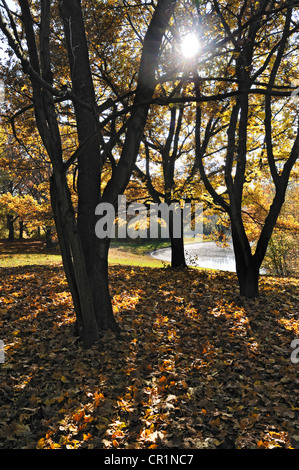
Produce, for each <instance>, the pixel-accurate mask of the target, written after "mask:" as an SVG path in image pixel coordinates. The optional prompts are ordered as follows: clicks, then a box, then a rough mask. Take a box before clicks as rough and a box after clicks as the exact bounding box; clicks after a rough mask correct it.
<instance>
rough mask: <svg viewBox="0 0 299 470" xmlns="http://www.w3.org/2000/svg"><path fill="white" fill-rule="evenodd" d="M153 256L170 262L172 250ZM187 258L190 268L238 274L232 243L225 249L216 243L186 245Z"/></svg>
mask: <svg viewBox="0 0 299 470" xmlns="http://www.w3.org/2000/svg"><path fill="white" fill-rule="evenodd" d="M151 256H152V257H153V258H156V259H160V260H162V261H169V262H170V260H171V249H170V248H162V249H160V250H156V251H153V252H152V253H151ZM185 256H186V262H187V264H188V265H189V266H198V267H200V268H208V269H220V270H222V271H232V272H236V264H235V255H234V251H233V246H232V244H231V243H230V244H228V246H225V247H223V246H222V245H221V244H217V243H216V242H200V243H194V244H188V245H185Z"/></svg>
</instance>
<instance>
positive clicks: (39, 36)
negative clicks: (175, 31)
mask: <svg viewBox="0 0 299 470" xmlns="http://www.w3.org/2000/svg"><path fill="white" fill-rule="evenodd" d="M174 4H175V1H174V0H159V1H158V3H157V6H156V7H155V8H153V11H152V17H151V20H150V23H149V26H148V28H147V31H146V34H145V36H144V38H143V48H142V55H141V60H140V65H139V70H138V79H137V87H136V92H135V95H134V102H133V106H132V108H131V110H130V117H129V119H128V121H127V123H126V136H125V142H124V145H123V149H122V152H121V155H120V158H119V161H118V163H117V165H116V166H115V168H114V171H113V172H112V175H111V178H110V180H109V181H108V183H107V185H106V186H105V188H104V190H102V192H101V174H102V170H103V166H104V163H105V160H106V158H107V155H106V154H105V152H102V151H101V150H102V146H103V145H104V144H103V140H102V139H101V129H102V127H101V122H100V119H99V118H100V116H101V112H103V111H105V110H107V109H109V108H110V106H111V99H110V100H109V99H108V100H106V102H104V104H102V106H101V107H99V106H98V103H97V101H96V95H95V88H94V82H93V76H92V70H91V61H90V57H89V47H88V42H87V38H86V26H85V23H84V14H85V11H84V6H82V5H81V2H80V1H79V0H73V1H71V0H64V1H61V2H59V14H60V18H61V21H62V24H63V31H64V44H63V45H62V46H61V47H62V55H63V56H64V57H67V66H68V68H69V78H70V84H71V85H70V87H69V88H68V87H62V86H59V85H58V86H57V83H56V80H55V76H54V75H55V70H54V67H53V59H52V56H51V46H52V44H53V41H54V40H53V34H52V30H51V28H52V25H53V11H54V10H53V5H51V2H50V1H49V0H42V1H41V3H40V7H39V4H35V3H34V4H33V3H32V4H29V2H28V1H26V0H20V1H19V5H20V8H21V21H22V25H21V26H22V28H24V32H25V38H24V39H25V41H26V47H27V50H26V53H25V51H24V50H23V47H24V46H23V44H24V41H21V39H20V33H19V32H18V25H17V23H16V22H15V21H14V19H13V15H12V13H11V11H10V10H9V8H8V7H7V5H6V2H4V1H3V2H2V14H1V17H0V28H1V30H2V32H3V34H4V35H5V36H6V38H7V41H8V43H9V46H10V47H11V49H13V51H14V53H15V54H16V56H17V57H18V59H19V60H20V62H21V65H22V70H23V72H22V73H23V77H24V78H25V77H27V78H28V79H29V81H30V85H31V89H32V107H33V109H34V113H35V121H36V126H37V128H38V131H39V135H40V137H41V139H42V142H43V144H44V146H45V149H46V151H47V153H48V156H49V158H50V161H51V165H52V169H53V173H52V176H51V182H50V183H51V184H50V186H51V188H50V191H51V205H52V208H53V212H54V218H55V223H56V229H57V234H58V238H59V242H60V247H61V252H62V258H63V264H64V268H65V272H66V276H67V279H68V283H69V286H70V290H71V293H72V297H73V301H74V307H75V311H76V317H77V326H78V332H79V335H80V337H81V339H82V340H83V341H84V343H85V344H86V346H90V345H92V344H93V343H94V342H95V341H96V340H97V339H98V337H99V330H101V329H107V328H110V329H112V330H114V331H119V327H118V325H117V324H116V321H115V319H114V316H113V311H112V306H111V300H110V295H109V284H108V261H107V259H108V250H109V240H107V239H105V240H100V239H98V238H97V237H96V235H95V225H96V221H97V218H96V215H95V208H96V206H97V205H98V204H99V203H100V202H109V203H111V204H113V205H116V204H117V198H118V195H119V194H121V193H122V192H123V191H124V190H125V188H126V186H127V184H128V181H129V179H130V175H131V173H132V171H133V168H134V164H135V160H136V157H137V154H138V150H139V145H140V141H141V138H142V135H143V129H144V126H145V122H146V118H147V114H148V109H149V106H150V100H151V98H152V96H153V93H154V89H155V70H156V67H157V63H158V57H159V50H160V44H161V41H162V38H163V35H164V32H165V30H166V28H167V26H168V23H169V20H170V17H171V15H172V11H173V8H174ZM36 16H37V17H38V19H39V22H38V23H39V26H38V27H36V22H35V17H36ZM58 83H59V80H58ZM62 101H71V103H72V111H73V118H74V121H75V123H76V131H77V137H78V145H79V146H78V148H77V150H76V151H75V152H74V154H73V155H72V156H71V157H70V158H69V159H68V160H67V161H65V160H64V158H63V157H64V155H63V150H62V140H61V134H60V127H59V121H58V117H57V112H56V106H57V104H58V103H59V102H62ZM113 111H114V109H113ZM75 160H77V162H78V185H77V186H78V188H77V191H78V215H77V218H76V217H75V212H74V208H73V205H72V201H71V196H70V190H69V187H68V183H67V177H66V173H67V170H68V169H69V168H70V165H71V164H72V163H73V162H74V161H75Z"/></svg>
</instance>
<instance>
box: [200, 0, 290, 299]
mask: <svg viewBox="0 0 299 470" xmlns="http://www.w3.org/2000/svg"><path fill="white" fill-rule="evenodd" d="M294 6H295V2H293V1H289V2H287V3H284V2H281V3H279V4H278V5H277V8H274V7H273V5H272V3H271V2H268V1H261V2H255V3H254V5H253V4H251V3H244V4H242V5H240V6H238V9H237V10H235V11H237V14H236V13H235V11H233V10H234V7H233V4H231V3H230V2H218V1H216V0H214V2H213V8H212V13H213V15H214V16H215V18H216V19H217V20H218V27H219V31H221V29H222V31H223V32H224V35H225V42H226V40H228V41H229V42H230V43H231V46H232V49H231V51H230V53H226V56H227V60H226V62H227V65H226V70H225V76H224V77H223V79H221V78H219V79H218V80H220V81H222V83H223V84H225V83H230V85H229V86H226V92H227V93H231V94H232V96H233V97H232V98H231V99H230V105H229V108H228V109H227V110H226V112H225V113H224V114H223V116H222V117H221V120H222V122H224V123H225V122H228V128H227V136H226V137H227V138H225V136H223V140H222V142H221V147H223V142H225V146H224V151H220V150H219V152H218V155H219V156H222V155H223V156H224V158H225V165H224V181H223V185H224V187H225V190H224V191H223V194H219V192H217V191H216V190H215V188H214V187H213V185H212V184H211V182H210V180H209V178H208V175H207V173H206V170H205V166H204V161H203V158H204V154H203V152H202V146H201V132H202V126H201V121H202V117H201V116H202V107H201V106H198V107H197V117H196V126H197V128H196V139H197V154H198V158H199V170H200V174H201V178H202V180H203V182H204V184H205V187H206V190H207V191H208V192H209V193H210V194H211V196H212V197H213V200H214V202H215V203H216V205H218V206H219V207H220V208H221V209H222V210H223V211H225V212H226V213H227V214H228V215H229V217H230V222H231V230H232V239H233V246H234V252H235V258H236V270H237V275H238V280H239V285H240V293H241V295H243V296H245V297H248V298H251V297H255V296H257V295H258V279H259V269H260V266H261V264H262V261H263V259H264V256H265V253H266V250H267V246H268V243H269V240H270V238H271V234H272V232H273V229H274V227H275V224H276V221H277V218H278V216H279V213H280V210H281V207H282V205H283V203H284V199H285V193H286V189H287V186H288V181H289V177H290V174H291V171H292V169H293V167H294V165H295V163H296V160H297V158H298V153H299V132H298V123H296V113H295V112H294V104H293V103H292V102H291V101H289V100H287V99H286V97H287V96H289V95H290V93H287V88H288V87H289V86H290V85H289V77H292V74H293V70H292V68H290V67H289V64H290V63H291V64H292V61H295V58H294V51H295V41H296V40H295V37H294V35H295V33H296V31H298V27H297V26H294V24H293V23H294ZM236 7H237V6H236V5H235V8H236ZM220 28H221V29H220ZM270 31H271V35H270ZM224 65H225V64H224ZM215 80H217V78H216V79H215ZM195 83H196V97H197V100H198V102H200V100H201V94H202V91H203V90H202V89H203V83H204V79H202V77H199V76H198V75H197V76H196V77H195ZM256 84H257V85H259V86H260V87H261V88H260V89H259V91H257V90H256V89H254V88H253V87H254V85H256ZM258 94H259V95H260V98H258ZM279 95H280V96H285V98H284V99H283V101H281V98H279ZM234 96H235V97H234ZM257 110H258V111H257ZM257 112H258V113H259V118H260V122H259V126H255V124H256V119H257V118H256V113H257ZM286 114H288V115H289V118H288V119H286ZM214 120H215V118H213V119H212V121H211V122H210V124H209V125H210V126H211V123H212V122H213V121H214ZM278 120H279V121H278ZM278 122H279V126H278ZM282 126H283V130H282V129H281V127H282ZM289 126H291V128H289ZM278 127H279V130H278ZM261 129H262V130H261ZM206 130H207V128H206ZM286 132H287V133H286ZM278 136H279V139H278V140H276V139H277V137H278ZM290 136H291V141H290ZM291 142H292V143H291ZM253 143H254V144H255V145H254V147H257V149H255V154H256V155H257V154H258V155H259V158H260V159H262V160H263V159H265V156H264V154H263V153H261V148H263V146H264V149H265V153H266V160H267V166H268V169H269V172H270V178H271V179H272V183H273V186H274V197H273V200H272V204H271V206H270V208H269V212H268V214H267V216H266V218H265V220H264V223H263V227H262V229H261V232H260V235H259V239H258V241H257V244H256V249H255V252H254V253H252V251H251V246H250V243H249V239H248V234H247V233H246V230H245V226H244V221H243V218H242V204H243V196H244V188H245V187H246V185H247V184H254V180H253V179H252V178H251V176H252V175H251V172H252V166H251V165H249V163H248V160H249V155H250V151H252V147H253ZM263 144H264V145H263ZM213 145H214V147H217V144H216V143H215V142H214V143H213ZM219 148H220V147H219ZM251 158H253V157H251ZM254 161H255V162H256V161H257V162H258V160H257V158H256V157H255V159H254ZM263 164H264V162H263ZM248 170H249V172H248ZM250 175H251V176H250ZM256 176H257V175H256Z"/></svg>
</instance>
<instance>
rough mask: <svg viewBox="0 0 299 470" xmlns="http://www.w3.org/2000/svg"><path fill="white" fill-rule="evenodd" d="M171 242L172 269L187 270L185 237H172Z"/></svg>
mask: <svg viewBox="0 0 299 470" xmlns="http://www.w3.org/2000/svg"><path fill="white" fill-rule="evenodd" d="M170 242H171V267H172V268H186V267H187V264H186V260H185V250H184V239H183V237H180V238H174V237H172V236H170Z"/></svg>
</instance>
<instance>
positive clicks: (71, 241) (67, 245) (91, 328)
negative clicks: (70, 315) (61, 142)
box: [50, 173, 99, 347]
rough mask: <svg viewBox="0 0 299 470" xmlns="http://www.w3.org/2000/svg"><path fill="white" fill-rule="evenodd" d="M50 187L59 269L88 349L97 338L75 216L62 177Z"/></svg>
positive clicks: (53, 177) (56, 175)
mask: <svg viewBox="0 0 299 470" xmlns="http://www.w3.org/2000/svg"><path fill="white" fill-rule="evenodd" d="M50 183H51V184H50V193H51V205H52V209H53V213H54V219H55V225H56V230H57V235H58V239H59V245H60V249H61V255H62V260H63V266H64V270H65V274H66V278H67V281H68V284H69V287H70V291H71V294H72V298H73V302H74V308H75V312H76V319H77V331H78V334H79V336H80V338H81V339H82V340H83V342H84V344H85V345H86V346H87V347H89V346H91V345H92V344H94V343H95V342H96V341H97V340H98V337H99V334H98V326H97V323H96V321H95V314H94V304H93V299H92V294H91V290H90V285H89V279H88V276H87V270H86V263H85V258H84V254H83V251H82V246H81V240H80V238H79V235H78V229H77V224H76V220H75V214H74V211H73V207H72V203H71V198H70V194H69V189H68V186H67V182H66V178H65V176H61V175H60V174H59V173H58V174H55V175H53V176H52V177H51V181H50Z"/></svg>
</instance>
